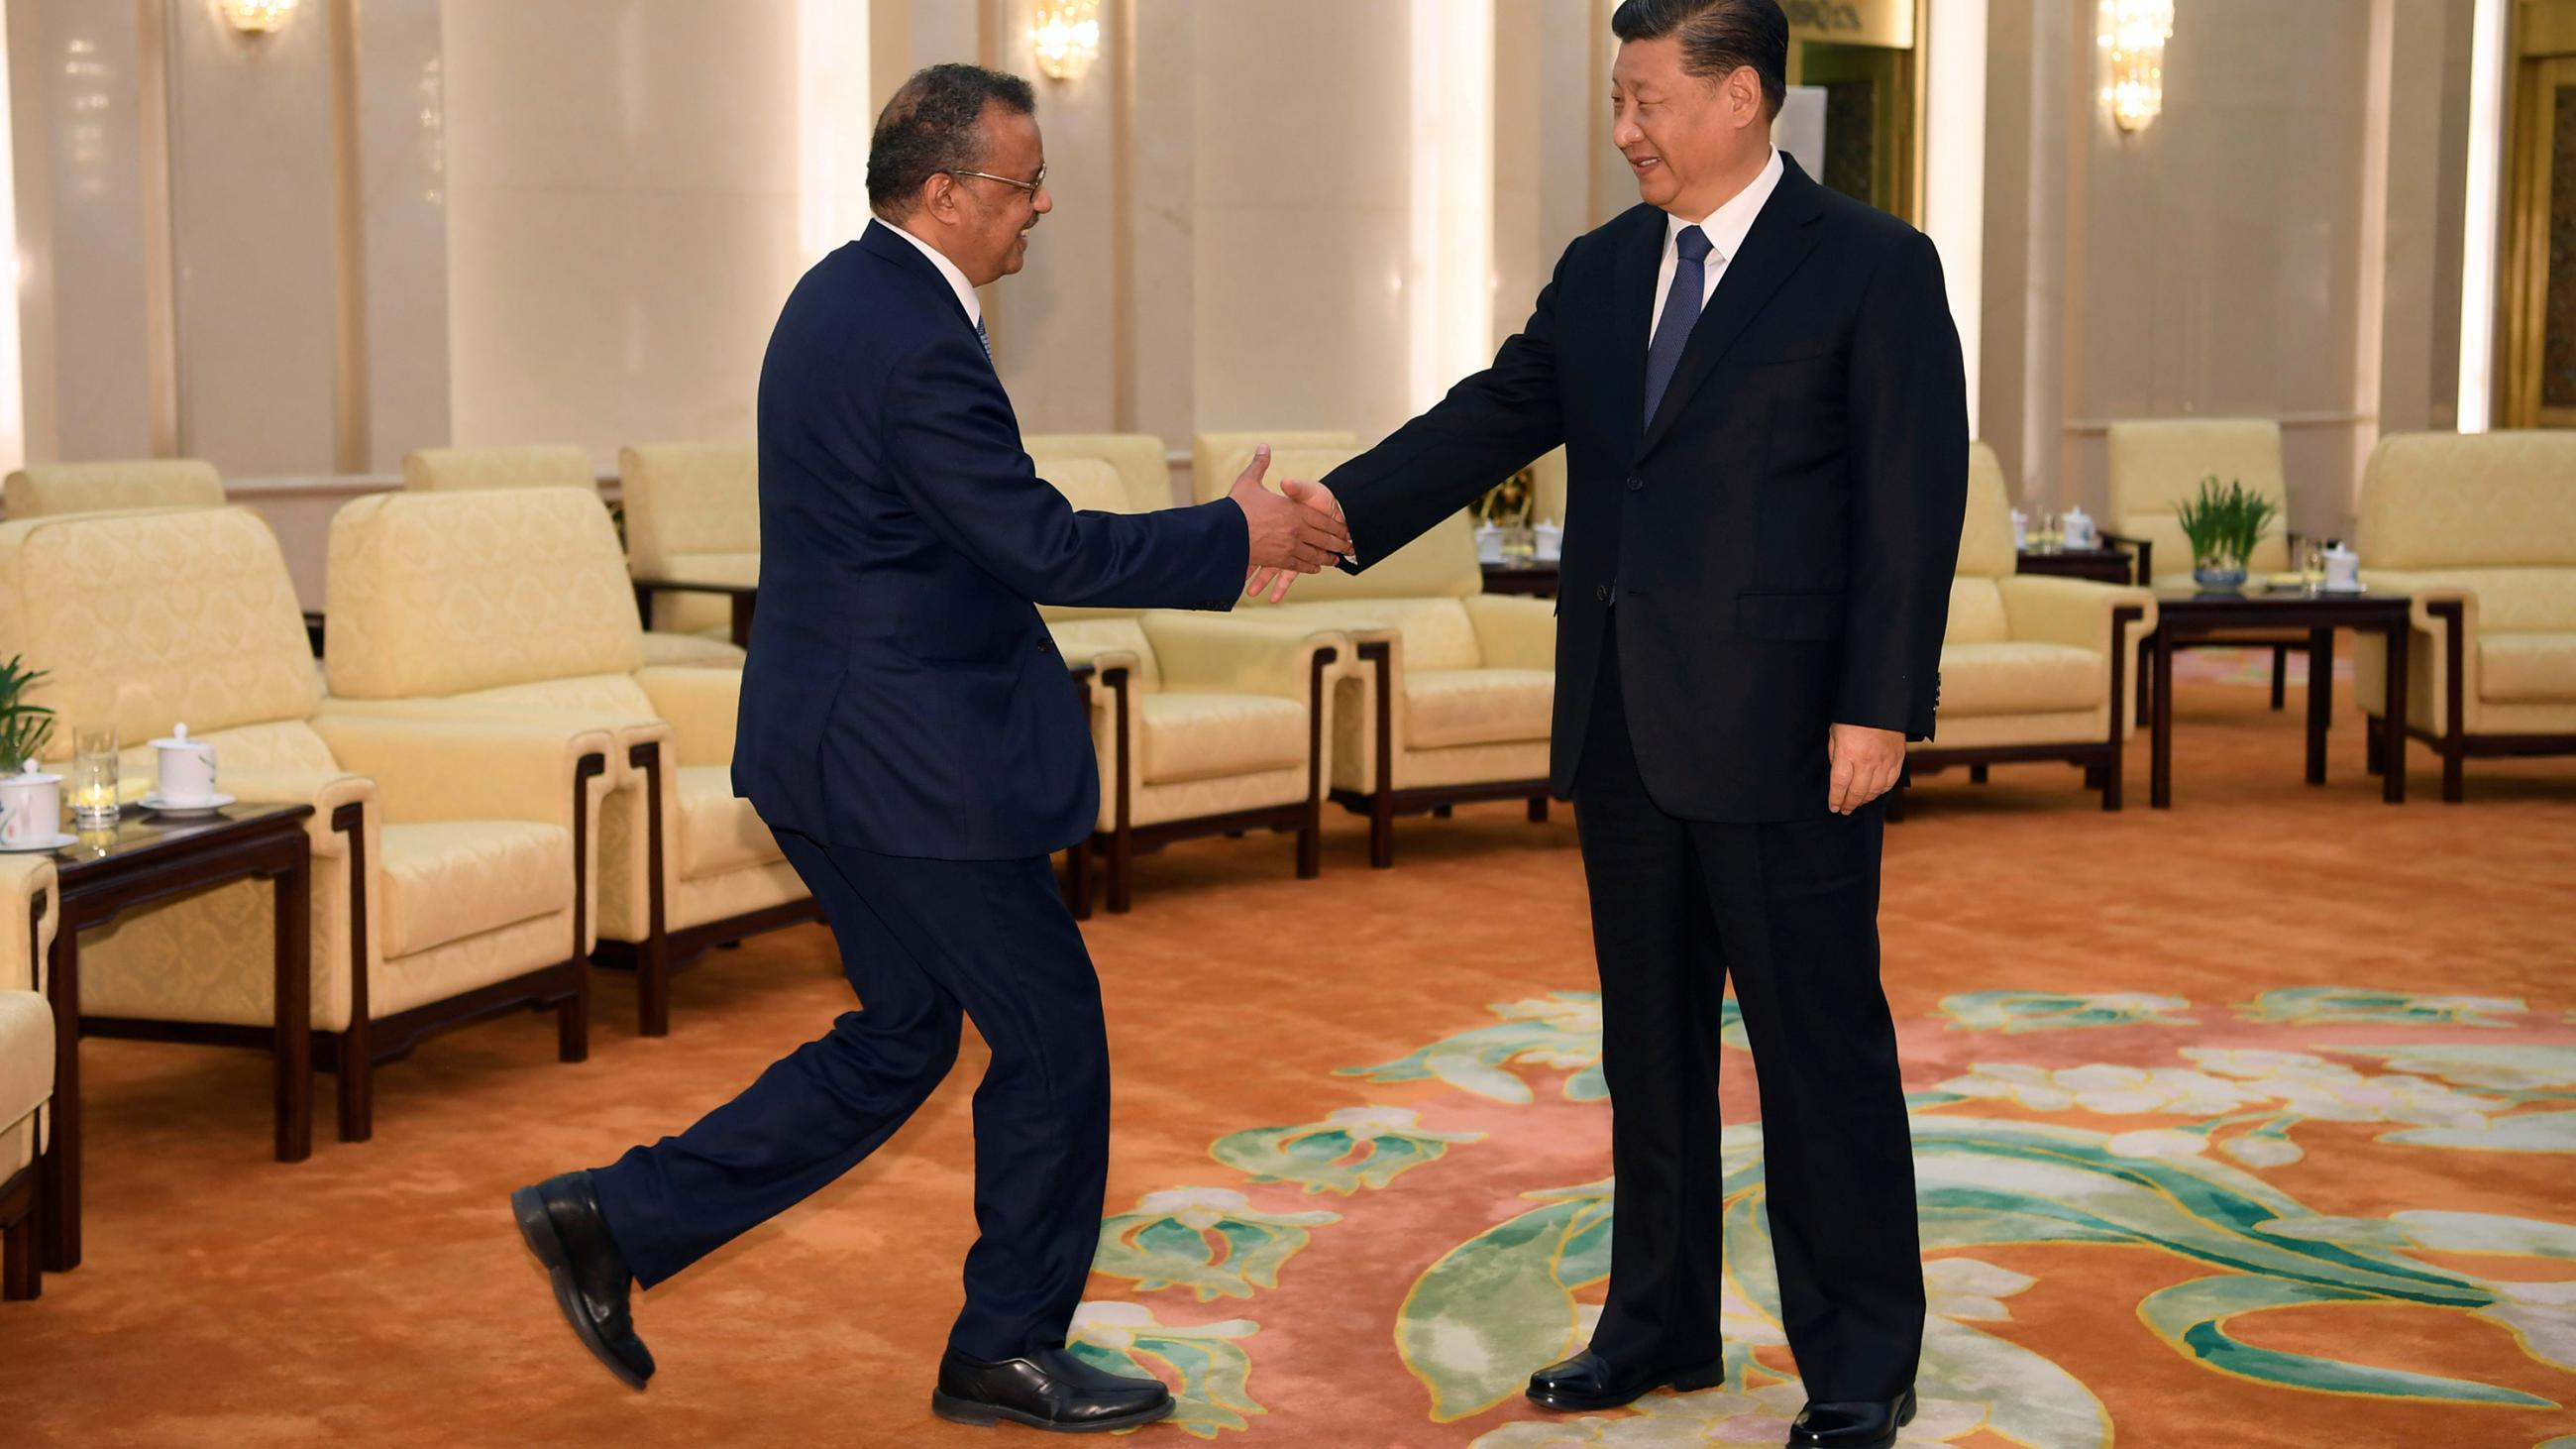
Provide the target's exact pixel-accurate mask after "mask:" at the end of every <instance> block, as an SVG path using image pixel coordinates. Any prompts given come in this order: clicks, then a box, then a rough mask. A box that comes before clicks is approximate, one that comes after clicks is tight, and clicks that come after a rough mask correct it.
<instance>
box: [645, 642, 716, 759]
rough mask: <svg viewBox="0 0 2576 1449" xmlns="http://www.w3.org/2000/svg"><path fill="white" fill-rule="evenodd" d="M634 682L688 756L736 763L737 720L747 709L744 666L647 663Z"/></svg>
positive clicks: (682, 754)
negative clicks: (737, 667)
mask: <svg viewBox="0 0 2576 1449" xmlns="http://www.w3.org/2000/svg"><path fill="white" fill-rule="evenodd" d="M635 682H636V684H638V685H640V686H641V687H642V688H643V690H644V693H645V696H646V697H647V698H649V699H651V700H652V701H653V710H654V712H655V713H656V714H659V715H660V716H661V717H662V718H663V719H664V720H666V721H668V722H669V724H670V726H671V741H672V748H673V749H674V750H676V751H677V752H678V754H679V757H680V758H681V759H682V760H683V761H686V762H687V763H689V764H693V765H729V764H731V763H733V732H734V724H735V720H736V716H737V714H738V712H739V711H740V710H741V708H742V673H741V671H739V670H733V669H693V668H689V667H687V666H685V665H648V666H646V667H644V668H642V669H638V670H636V671H635Z"/></svg>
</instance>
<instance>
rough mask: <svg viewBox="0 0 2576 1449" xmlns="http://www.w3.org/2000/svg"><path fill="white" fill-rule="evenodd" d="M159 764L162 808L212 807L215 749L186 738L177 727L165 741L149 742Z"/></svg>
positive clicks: (181, 727)
mask: <svg viewBox="0 0 2576 1449" xmlns="http://www.w3.org/2000/svg"><path fill="white" fill-rule="evenodd" d="M152 749H153V753H154V754H155V755H156V756H157V757H158V759H159V761H160V781H161V784H160V794H161V802H162V803H163V804H165V805H177V806H181V807H183V808H184V807H187V806H193V805H212V804H214V803H215V747H214V746H213V745H210V744H207V743H206V742H205V741H203V740H192V739H190V738H188V727H187V726H186V725H184V724H183V725H180V726H178V727H177V728H176V729H173V730H172V731H171V732H170V736H169V738H167V739H159V740H154V741H153V742H152Z"/></svg>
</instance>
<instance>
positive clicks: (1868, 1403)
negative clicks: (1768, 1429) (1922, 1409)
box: [1787, 1389, 1914, 1449]
mask: <svg viewBox="0 0 2576 1449" xmlns="http://www.w3.org/2000/svg"><path fill="white" fill-rule="evenodd" d="M1913 1422H1914V1391H1913V1390H1912V1389H1907V1390H1906V1391H1905V1392H1904V1393H1903V1394H1901V1395H1899V1396H1898V1397H1896V1398H1893V1399H1860V1400H1855V1401H1852V1402H1848V1403H1831V1404H1819V1403H1813V1402H1810V1403H1809V1404H1808V1405H1807V1407H1805V1408H1803V1409H1801V1410H1799V1411H1798V1417H1797V1419H1796V1420H1795V1421H1793V1422H1792V1423H1791V1424H1790V1425H1789V1443H1788V1446H1787V1449H1890V1446H1892V1445H1893V1444H1895V1443H1896V1431H1897V1430H1899V1429H1902V1428H1904V1427H1905V1426H1906V1425H1908V1424H1911V1423H1913Z"/></svg>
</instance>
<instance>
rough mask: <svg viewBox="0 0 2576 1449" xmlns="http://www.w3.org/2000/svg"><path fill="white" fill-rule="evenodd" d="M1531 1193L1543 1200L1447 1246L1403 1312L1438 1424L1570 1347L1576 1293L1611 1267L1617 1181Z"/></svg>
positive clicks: (1495, 1396) (1474, 1409)
mask: <svg viewBox="0 0 2576 1449" xmlns="http://www.w3.org/2000/svg"><path fill="white" fill-rule="evenodd" d="M1523 1196H1524V1197H1527V1198H1530V1199H1534V1200H1537V1201H1538V1202H1539V1203H1540V1204H1541V1205H1540V1206H1538V1207H1536V1208H1533V1209H1531V1210H1530V1211H1528V1212H1524V1213H1522V1214H1520V1215H1519V1216H1517V1217H1513V1218H1510V1219H1507V1220H1505V1221H1503V1222H1500V1223H1497V1224H1495V1225H1494V1226H1492V1227H1490V1228H1487V1229H1486V1230H1485V1231H1484V1232H1482V1233H1479V1234H1477V1235H1476V1236H1475V1237H1473V1238H1470V1239H1468V1240H1467V1241H1466V1242H1463V1243H1460V1244H1459V1245H1458V1246H1456V1247H1454V1248H1452V1249H1450V1250H1449V1251H1448V1252H1447V1253H1444V1254H1442V1255H1441V1257H1440V1260H1439V1261H1438V1262H1436V1263H1433V1264H1432V1265H1431V1267H1430V1268H1429V1270H1427V1271H1426V1272H1424V1273H1423V1275H1422V1276H1421V1278H1420V1279H1418V1280H1417V1281H1416V1282H1415V1283H1414V1285H1413V1291H1412V1292H1411V1293H1410V1294H1408V1295H1406V1297H1405V1300H1404V1307H1403V1308H1402V1309H1401V1310H1400V1311H1399V1313H1398V1314H1397V1319H1396V1351H1397V1352H1398V1353H1399V1354H1401V1355H1402V1357H1403V1359H1404V1365H1405V1367H1406V1368H1407V1369H1409V1370H1410V1371H1411V1372H1412V1373H1413V1376H1414V1377H1415V1378H1418V1379H1420V1380H1421V1381H1422V1382H1423V1384H1424V1386H1425V1387H1427V1388H1429V1389H1430V1391H1431V1417H1432V1418H1433V1419H1434V1420H1435V1421H1437V1422H1440V1423H1447V1422H1449V1421H1451V1420H1454V1419H1463V1418H1466V1417H1467V1416H1469V1415H1471V1414H1478V1413H1482V1412H1484V1411H1485V1410H1486V1409H1489V1408H1491V1407H1493V1406H1494V1405H1495V1404H1498V1403H1501V1402H1502V1401H1503V1400H1504V1399H1505V1398H1507V1397H1509V1396H1510V1395H1512V1394H1516V1393H1518V1392H1520V1390H1521V1387H1522V1386H1523V1385H1524V1384H1526V1383H1527V1382H1528V1381H1529V1374H1530V1370H1532V1369H1534V1368H1537V1367H1539V1366H1540V1365H1542V1364H1547V1363H1552V1362H1554V1361H1555V1360H1557V1359H1559V1358H1562V1357H1564V1356H1565V1355H1566V1353H1568V1352H1570V1351H1571V1350H1572V1348H1573V1347H1574V1346H1575V1344H1576V1342H1577V1338H1578V1335H1579V1334H1580V1332H1581V1330H1582V1327H1583V1325H1582V1323H1581V1321H1580V1318H1579V1316H1578V1314H1577V1310H1576V1307H1575V1302H1574V1291H1575V1290H1576V1289H1578V1288H1581V1287H1584V1286H1586V1285H1588V1284H1591V1283H1596V1282H1599V1281H1600V1280H1601V1279H1602V1278H1603V1277H1604V1276H1606V1275H1607V1274H1608V1273H1609V1271H1610V1248H1609V1225H1610V1184H1609V1183H1607V1182H1596V1183H1590V1184H1587V1185H1585V1186H1582V1187H1573V1188H1561V1189H1554V1190H1550V1191H1545V1192H1533V1193H1525V1194H1523Z"/></svg>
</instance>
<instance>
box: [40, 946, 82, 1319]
mask: <svg viewBox="0 0 2576 1449" xmlns="http://www.w3.org/2000/svg"><path fill="white" fill-rule="evenodd" d="M45 995H46V997H47V998H48V999H49V1000H50V1001H51V1002H52V1005H53V1008H54V1105H53V1132H52V1134H51V1136H49V1137H48V1138H47V1140H46V1145H45V1160H46V1167H45V1170H44V1171H43V1172H41V1173H39V1174H37V1175H38V1176H39V1177H40V1178H41V1179H42V1182H41V1183H40V1185H39V1188H38V1190H39V1191H40V1192H42V1193H43V1194H44V1204H43V1208H42V1210H41V1212H40V1213H39V1214H38V1216H39V1217H40V1218H41V1219H42V1227H43V1231H44V1241H43V1242H42V1243H41V1244H40V1245H39V1247H38V1249H37V1251H38V1252H39V1253H41V1254H42V1255H43V1257H44V1260H45V1271H46V1272H48V1273H68V1272H70V1271H71V1270H72V1269H74V1268H77V1267H79V1266H80V1261H81V1093H80V932H79V931H78V930H77V929H75V928H74V926H73V920H72V915H71V912H70V911H68V910H65V911H64V912H63V918H62V924H61V926H60V928H59V929H57V930H56V932H55V934H54V949H53V952H52V954H51V961H50V969H49V970H48V972H47V973H46V978H45Z"/></svg>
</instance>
